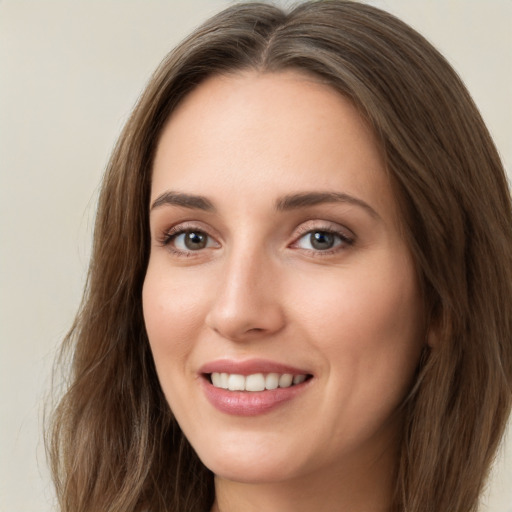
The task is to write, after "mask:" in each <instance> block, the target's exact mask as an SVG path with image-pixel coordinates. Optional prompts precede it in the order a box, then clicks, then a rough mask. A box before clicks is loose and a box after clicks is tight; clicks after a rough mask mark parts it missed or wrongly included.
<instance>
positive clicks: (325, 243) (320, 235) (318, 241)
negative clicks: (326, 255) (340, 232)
mask: <svg viewBox="0 0 512 512" xmlns="http://www.w3.org/2000/svg"><path fill="white" fill-rule="evenodd" d="M311 245H312V247H314V248H315V249H319V250H324V251H325V250H326V249H330V248H331V247H332V246H333V245H334V235H333V234H332V233H328V232H326V231H317V232H316V233H312V234H311Z"/></svg>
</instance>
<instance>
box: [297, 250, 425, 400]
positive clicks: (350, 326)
mask: <svg viewBox="0 0 512 512" xmlns="http://www.w3.org/2000/svg"><path fill="white" fill-rule="evenodd" d="M375 256H376V257H375V258H374V260H375V261H374V262H373V261H372V264H365V265H361V266H360V267H358V268H355V267H351V268H348V267H347V268H346V269H343V268H340V269H339V272H338V275H336V276H332V279H330V280H327V279H326V280H323V281H318V280H317V281H316V284H315V286H313V282H310V283H307V282H304V281H303V282H302V283H300V286H301V287H302V292H300V291H299V290H296V291H295V296H296V297H298V296H301V295H302V296H303V297H305V299H304V300H303V301H302V305H301V310H302V311H301V315H300V317H301V318H302V319H303V320H302V321H303V322H304V325H307V326H308V327H307V329H308V331H309V332H310V333H311V338H312V339H314V340H315V343H316V345H317V347H318V348H319V349H320V350H321V351H322V352H323V354H324V356H325V358H326V361H327V364H328V365H329V367H330V371H331V372H332V373H333V377H334V378H335V379H336V380H338V379H339V380H340V381H342V382H337V384H338V385H340V386H347V385H348V384H350V386H351V387H353V388H354V389H356V388H357V389H358V390H360V391H361V392H362V390H363V389H365V390H366V392H368V393H369V392H370V390H372V389H373V391H372V393H373V392H378V391H379V390H378V388H379V387H380V386H385V389H388V390H390V391H391V392H392V393H396V394H397V395H400V394H402V393H403V390H404V389H405V388H407V386H408V385H409V384H410V379H411V377H412V375H413V373H414V370H415V368H416V366H417V362H418V359H419V355H420V352H421V348H422V346H423V338H424V336H423V330H424V325H423V324H424V322H423V303H422V300H421V296H420V293H419V286H418V283H417V280H416V277H415V271H414V268H413V265H412V262H411V261H410V260H409V259H408V258H406V257H404V256H403V255H400V254H398V255H397V254H394V253H393V252H390V256H389V257H384V256H382V255H375ZM377 256H379V257H378V258H377ZM306 290H307V292H308V293H307V294H306V293H305V291H306ZM338 376H339V377H338ZM347 381H348V382H347ZM381 391H382V390H381Z"/></svg>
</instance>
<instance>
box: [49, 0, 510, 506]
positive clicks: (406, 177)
mask: <svg viewBox="0 0 512 512" xmlns="http://www.w3.org/2000/svg"><path fill="white" fill-rule="evenodd" d="M511 232H512V219H511V208H510V196H509V193H508V189H507V183H506V179H505V176H504V172H503V168H502V166H501V163H500V161H499V157H498V155H497V153H496V150H495V148H494V146H493V143H492V141H491V139H490V137H489V134H488V132H487V130H486V128H485V126H484V125H483V122H482V120H481V118H480V116H479V114H478V112H477V110H476V108H475V106H474V104H473V103H472V101H471V99H470V97H469V96H468V93H467V91H466V90H465V88H464V86H463V85H462V83H461V82H460V80H459V79H458V77H457V76H456V74H455V73H454V72H453V70H452V69H451V68H450V67H449V65H448V64H447V63H446V61H445V60H444V59H443V58H442V57H441V56H440V55H439V54H438V53H437V52H436V51H435V50H434V49H433V48H432V47H431V46H430V45H429V44H428V43H427V42H426V41H425V40H424V39H423V38H422V37H421V36H419V35H418V34H417V33H416V32H414V31H413V30H412V29H410V28H409V27H407V26H406V25H404V24H403V23H402V22H400V21H398V20H397V19H395V18H394V17H392V16H391V15H389V14H387V13H384V12H382V11H380V10H378V9H375V8H372V7H370V6H366V5H362V4H358V3H353V2H346V1H323V2H310V3H309V2H308V3H304V4H302V5H300V6H298V7H297V8H295V9H294V10H293V11H291V12H290V13H288V14H287V13H284V12H282V11H281V10H279V9H277V8H275V7H271V6H268V5H263V4H240V5H236V6H233V7H231V8H229V9H227V10H226V11H224V12H223V13H221V14H219V15H217V16H215V17H213V18H212V19H211V20H209V21H208V22H207V23H206V24H204V25H203V26H202V27H200V28H199V29H198V30H197V31H196V32H195V33H194V34H193V35H191V36H190V37H189V38H188V39H187V40H186V41H185V42H184V43H182V44H181V45H180V46H179V47H178V48H177V49H176V50H175V51H174V52H172V53H171V54H170V55H169V57H168V58H167V59H166V60H165V61H164V62H163V63H162V65H161V66H160V68H159V69H158V70H157V72H156V73H155V75H154V76H153V78H152V80H151V81H150V83H149V85H148V87H147V89H146V91H145V92H144V94H143V96H142V97H141V99H140V101H139V103H138V105H137V106H136V108H135V110H134V112H133V114H132V116H131V118H130V120H129V121H128V123H127V125H126V127H125V130H124V131H123V134H122V135H121V138H120V140H119V142H118V145H117V146H116V148H115V150H114V153H113V156H112V159H111V162H110V164H109V167H108V170H107V173H106V176H105V179H104V184H103V189H102V194H101V197H100V204H99V209H98V215H97V223H96V229H95V241H94V249H93V256H92V261H91V267H90V274H89V281H88V287H87V291H86V295H85V298H84V302H83V305H82V308H81V311H80V312H79V315H78V317H77V320H76V322H75V325H74V326H73V329H72V330H71V332H70V334H69V335H68V338H67V347H68V348H72V350H73V374H72V383H71V385H70V388H69V391H68V392H67V394H66V395H65V396H64V398H63V400H62V401H61V404H60V406H59V409H58V410H57V413H56V415H55V418H54V422H55V423H54V430H53V439H52V441H53V444H52V450H53V451H52V454H53V459H52V460H53V470H54V474H55V478H56V484H57V490H58V495H59V497H60V502H61V508H62V510H65V511H68V510H69V511H71V510H73V511H92V510H95V511H96V510H111V511H114V510H116V511H119V510H123V511H129V510H132V511H149V510H150V511H160V510H161V511H164V510H172V511H180V512H181V511H201V512H204V511H207V510H211V511H215V512H229V511H233V510H266V511H272V510H278V511H287V510H292V509H293V510H316V511H321V510H351V511H353V512H356V511H364V512H367V511H369V510H372V511H373V510H375V511H407V512H413V511H414V512H419V511H422V512H424V511H436V512H439V511H446V512H448V511H450V512H452V511H459V512H467V511H468V512H469V511H473V510H476V507H477V504H478V497H479V495H480V492H481V489H482V487H483V484H484V483H485V478H486V475H487V472H488V469H489V467H490V464H491V462H492V460H493V457H494V454H495V451H496V448H497V446H498V443H499V441H500V439H501V436H502V433H503V430H504V427H505V423H506V420H507V417H508V414H509V411H510V399H511V382H512V345H511V333H512V325H511V321H512V320H511V318H512V315H511V313H512V311H511V309H512V304H511V300H510V297H511V296H512V294H511V292H512V290H511V283H512V280H511V268H512V267H511V260H510V258H511Z"/></svg>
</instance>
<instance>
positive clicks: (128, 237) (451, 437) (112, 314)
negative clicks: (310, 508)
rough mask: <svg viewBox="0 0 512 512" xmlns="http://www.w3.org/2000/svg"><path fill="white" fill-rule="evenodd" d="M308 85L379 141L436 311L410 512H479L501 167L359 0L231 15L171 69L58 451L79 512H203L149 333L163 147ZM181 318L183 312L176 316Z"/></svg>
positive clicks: (451, 84)
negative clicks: (196, 96)
mask: <svg viewBox="0 0 512 512" xmlns="http://www.w3.org/2000/svg"><path fill="white" fill-rule="evenodd" d="M249 68H252V69H256V70H259V71H261V72H273V71H279V70H284V69H298V70H301V71H302V72H306V73H309V74H311V75H313V76H315V77H316V78H317V79H320V80H321V81H323V82H324V83H327V84H329V85H330V86H331V87H333V88H334V89H336V90H337V91H339V93H340V94H342V95H344V96H345V97H347V98H349V99H350V100H351V101H352V102H353V104H354V105H355V106H356V107H357V108H358V109H359V111H360V112H361V115H362V116H364V118H365V119H366V120H367V121H368V122H369V124H370V125H371V126H372V127H373V129H374V131H375V134H376V136H377V138H378V140H379V142H380V144H381V145H382V148H383V152H384V154H385V158H386V166H387V169H388V172H389V176H390V179H391V181H392V184H393V187H394V189H395V192H396V198H397V201H398V203H399V205H400V208H401V212H402V216H403V224H404V234H405V236H406V238H407V240H408V243H409V246H410V248H411V251H412V254H413V257H414V260H415V263H416V266H417V269H418V273H419V275H420V278H421V283H422V287H423V290H424V295H425V304H426V312H425V314H426V315H428V319H429V322H428V323H429V332H428V333H426V338H427V339H428V340H429V341H430V344H429V345H430V348H428V349H426V350H425V353H424V354H423V357H422V360H421V362H420V366H419V368H418V373H417V380H416V382H415V385H414V387H413V389H412V390H411V392H410V394H409V396H408V397H407V399H406V400H405V402H404V405H403V416H404V423H403V437H402V445H401V452H400V460H399V462H398V466H397V480H396V490H395V491H396V492H395V503H394V510H396V511H400V512H471V511H474V510H476V506H477V501H478V496H479V494H480V492H481V489H482V486H483V484H484V483H485V479H486V476H487V472H488V470H489V467H490V465H491V463H492V460H493V457H494V455H495V452H496V448H497V446H498V443H499V441H500V439H501V437H502V434H503V431H504V428H505V424H506V420H507V418H508V415H509V412H510V406H511V396H512V394H511V387H512V261H511V258H512V218H511V203H510V195H509V192H508V187H507V182H506V178H505V174H504V171H503V168H502V165H501V163H500V159H499V157H498V154H497V152H496V149H495V147H494V145H493V143H492V140H491V138H490V136H489V133H488V131H487V129H486V127H485V126H484V123H483V122H482V119H481V117H480V115H479V113H478V111H477V109H476V107H475V105H474V104H473V102H472V100H471V98H470V97H469V95H468V93H467V91H466V89H465V87H464V85H463V84H462V82H461V80H460V79H459V78H458V76H457V75H456V73H455V72H454V71H453V70H452V69H451V67H450V66H449V64H448V63H447V62H446V61H445V60H444V58H443V57H442V56H441V55H440V54H439V53H438V52H437V51H436V50H435V49H434V48H433V47H432V46H431V45H430V44H429V43H428V42H427V41H426V40H425V39H424V38H423V37H421V36H420V35H419V34H418V33H416V32H415V31H414V30H412V29H411V28H410V27H408V26H407V25H405V24H404V23H402V22H401V21H399V20H397V19H396V18H395V17H393V16H392V15H390V14H387V13H385V12H383V11H381V10H378V9H376V8H373V7H370V6H367V5H364V4H360V3H356V2H351V1H344V0H326V1H318V2H305V3H303V4H300V5H299V6H297V7H296V8H295V9H293V10H292V11H290V12H289V13H286V12H283V11H282V10H280V9H278V8H276V7H273V6H269V5H264V4H258V3H250V4H239V5H235V6H232V7H230V8H228V9H226V10H225V11H223V12H222V13H220V14H218V15H216V16H214V17H213V18H211V19H210V20H209V21H207V22H206V23H205V24H204V25H203V26H201V27H200V28H199V29H198V30H196V31H195V32H194V33H193V34H192V35H191V36H190V37H189V38H188V39H186V40H185V41H184V42H183V43H182V44H181V45H180V46H178V47H177V48H176V49H175V50H174V51H173V52H172V53H170V54H169V56H168V57H167V58H166V59H165V60H164V61H163V63H162V64H161V66H160V67H159V69H158V70H157V71H156V73H155V74H154V75H153V77H152V79H151V80H150V82H149V84H148V86H147V88H146V90H145V92H144V93H143V95H142V96H141V98H140V100H139V102H138V104H137V106H136V107H135V109H134V111H133V113H132V115H131V117H130V119H129V121H128V122H127V124H126V126H125V128H124V131H123V133H122V135H121V137H120V139H119V141H118V143H117V145H116V147H115V149H114V152H113V155H112V157H111V160H110V163H109V165H108V168H107V171H106V174H105V178H104V181H103V187H102V191H101V195H100V199H99V206H98V212H97V219H96V226H95V232H94V247H93V253H92V259H91V263H90V270H89V276H88V282H87V287H86V290H85V294H84V298H83V302H82V306H81V308H80V311H79V313H78V315H77V318H76V320H75V323H74V325H73V327H72V329H71V330H70V332H69V334H68V336H67V337H66V340H65V343H64V352H63V353H64V354H68V355H69V356H70V357H71V358H72V362H71V363H72V364H71V375H70V381H69V382H70V384H69V387H68V390H67V392H66V394H65V395H64V397H63V398H62V399H61V401H60V404H59V405H58V407H57V409H56V411H55V413H54V415H53V424H52V429H51V431H50V436H49V437H50V438H49V444H48V446H49V453H50V456H51V462H52V469H53V473H54V478H55V483H56V488H57V494H58V497H59V501H60V506H61V510H62V511H63V512H93V511H94V512H97V511H99V510H101V511H103V512H109V511H110V512H113V511H133V512H138V511H149V510H150V511H151V512H163V511H174V512H205V511H206V510H208V509H209V507H210V506H211V504H212V502H213V483H212V482H213V475H212V474H211V473H210V472H209V471H208V469H206V468H205V467H204V466H203V465H202V463H201V462H200V461H199V459H198V457H197V456H196V455H195V453H194V452H193V450H192V449H191V447H190V446H189V444H188V442H187V441H186V439H185V438H184V436H183V434H182V433H181V430H180V428H179V426H178V425H177V424H176V422H175V421H174V419H173V417H172V413H171V411H170V410H169V407H168V405H167V403H166V401H165V398H164V396H163V394H162V392H161V389H160V386H159V383H158V379H157V376H156V372H155V368H154V365H153V361H152V356H151V352H150V349H149V344H148V340H147V336H146V332H145V328H144V321H143V316H142V307H141V290H142V284H143V281H144V275H145V271H146V266H147V262H148V252H149V235H148V232H149V230H148V201H149V192H150V183H151V168H152V159H153V156H154V152H155V147H156V144H157V142H158V138H159V134H160V132H161V130H162V127H163V125H164V123H165V122H166V120H167V119H168V118H169V115H170V113H171V112H172V111H173V109H174V108H175V107H176V105H177V104H178V103H179V102H180V101H181V99H182V98H183V97H184V96H185V95H186V94H187V93H188V92H189V91H190V90H191V89H193V88H194V87H195V86H196V85H197V84H198V83H200V82H202V81H203V80H204V79H205V78H206V77H208V76H211V75H214V74H221V73H235V72H237V71H239V70H243V69H249ZM176 300H179V298H177V299H176Z"/></svg>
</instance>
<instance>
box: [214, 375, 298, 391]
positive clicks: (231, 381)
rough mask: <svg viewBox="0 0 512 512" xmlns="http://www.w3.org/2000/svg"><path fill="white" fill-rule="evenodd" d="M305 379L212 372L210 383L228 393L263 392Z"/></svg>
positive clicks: (295, 383) (287, 376)
mask: <svg viewBox="0 0 512 512" xmlns="http://www.w3.org/2000/svg"><path fill="white" fill-rule="evenodd" d="M306 379H307V375H304V374H299V375H293V374H291V373H282V374H279V373H268V374H266V375H265V374H263V373H253V374H251V375H239V374H236V373H224V372H222V373H220V372H213V373H211V374H210V382H211V383H212V384H213V386H214V387H216V388H220V389H227V390H229V391H250V392H256V391H265V390H273V389H277V388H289V387H291V386H294V385H297V384H301V383H302V382H304V381H305V380H306Z"/></svg>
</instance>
